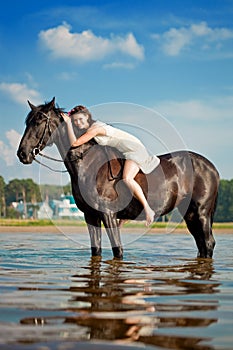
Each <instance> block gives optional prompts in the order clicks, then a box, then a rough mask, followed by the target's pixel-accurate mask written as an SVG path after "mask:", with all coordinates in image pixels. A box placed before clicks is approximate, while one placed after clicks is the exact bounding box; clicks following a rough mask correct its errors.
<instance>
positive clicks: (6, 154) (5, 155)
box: [0, 129, 21, 166]
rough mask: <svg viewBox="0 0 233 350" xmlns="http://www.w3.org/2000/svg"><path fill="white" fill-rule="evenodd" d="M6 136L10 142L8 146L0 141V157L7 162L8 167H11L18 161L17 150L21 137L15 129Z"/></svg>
mask: <svg viewBox="0 0 233 350" xmlns="http://www.w3.org/2000/svg"><path fill="white" fill-rule="evenodd" d="M5 135H6V138H7V140H8V144H5V143H4V142H3V141H1V140H0V157H1V158H2V159H3V160H4V161H5V163H6V165H7V166H11V165H13V164H14V163H15V161H16V150H17V148H18V144H19V142H20V138H21V136H20V134H19V133H18V132H17V131H15V130H14V129H11V130H9V131H7V132H6V134H5Z"/></svg>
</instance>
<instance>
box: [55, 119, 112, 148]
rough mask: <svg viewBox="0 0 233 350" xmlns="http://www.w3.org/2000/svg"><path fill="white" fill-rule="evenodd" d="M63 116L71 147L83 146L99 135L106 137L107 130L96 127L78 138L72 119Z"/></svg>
mask: <svg viewBox="0 0 233 350" xmlns="http://www.w3.org/2000/svg"><path fill="white" fill-rule="evenodd" d="M62 116H63V119H64V121H65V122H66V126H67V132H68V137H69V141H70V145H71V147H77V146H81V145H83V144H84V143H86V142H88V141H89V140H91V139H92V138H93V137H95V136H97V135H106V132H105V129H104V128H103V127H102V126H94V127H90V128H89V129H88V130H87V131H86V132H85V133H84V134H83V135H82V136H80V137H79V138H76V136H75V134H74V130H73V125H72V122H71V119H70V117H68V116H66V115H62Z"/></svg>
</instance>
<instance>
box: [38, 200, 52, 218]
mask: <svg viewBox="0 0 233 350" xmlns="http://www.w3.org/2000/svg"><path fill="white" fill-rule="evenodd" d="M52 217H53V209H52V208H51V207H50V206H49V204H48V202H47V201H45V202H43V203H39V209H38V211H37V218H38V219H51V218H52Z"/></svg>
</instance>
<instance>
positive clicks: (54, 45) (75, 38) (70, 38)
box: [39, 23, 144, 62]
mask: <svg viewBox="0 0 233 350" xmlns="http://www.w3.org/2000/svg"><path fill="white" fill-rule="evenodd" d="M70 29H71V27H70V26H69V25H68V24H66V23H64V24H62V25H60V26H58V27H55V28H51V29H48V30H43V31H41V32H40V33H39V39H40V42H41V43H42V45H43V46H45V47H46V48H47V49H48V50H49V51H50V52H51V54H52V56H53V57H55V58H71V59H74V60H76V61H81V62H84V61H95V60H100V59H103V58H104V57H106V56H108V55H111V54H114V53H121V54H125V55H127V56H131V57H134V58H136V59H138V60H142V59H143V58H144V48H143V46H142V45H139V44H138V43H137V40H136V39H135V37H134V35H133V34H132V33H129V34H127V35H126V36H125V37H121V36H114V35H111V36H110V38H104V37H101V36H96V35H95V34H94V33H93V32H92V31H91V30H86V31H83V32H81V33H71V31H70Z"/></svg>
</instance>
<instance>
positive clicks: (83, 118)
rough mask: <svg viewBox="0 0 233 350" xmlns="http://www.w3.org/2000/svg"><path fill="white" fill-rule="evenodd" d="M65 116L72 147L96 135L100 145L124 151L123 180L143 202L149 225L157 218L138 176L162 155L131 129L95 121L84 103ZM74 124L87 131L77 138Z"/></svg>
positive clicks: (155, 163) (147, 171)
mask: <svg viewBox="0 0 233 350" xmlns="http://www.w3.org/2000/svg"><path fill="white" fill-rule="evenodd" d="M62 117H63V119H64V121H65V122H66V125H67V130H68V136H69V141H70V144H71V146H72V147H77V146H81V145H82V144H84V143H86V142H88V141H89V140H91V139H92V138H94V139H95V141H96V142H97V143H98V144H99V145H103V146H111V147H115V148H116V149H118V150H119V151H120V152H121V153H122V154H123V156H124V158H125V165H124V170H123V178H122V180H123V181H124V182H125V183H126V184H127V186H128V187H129V189H130V190H131V192H132V194H133V195H134V196H135V197H136V198H137V199H138V200H139V202H140V203H141V204H142V205H143V208H144V210H145V214H146V225H147V226H149V225H150V224H151V223H152V222H153V221H154V215H155V213H154V211H153V210H152V208H151V207H150V206H149V204H148V202H147V200H146V197H145V196H144V193H143V191H142V189H141V187H140V185H139V184H138V183H137V182H136V181H135V179H134V178H135V176H136V175H137V173H138V172H139V171H140V170H141V171H142V172H143V173H145V174H149V173H150V172H152V171H153V170H154V169H155V168H156V167H157V166H158V165H159V162H160V160H159V158H158V157H156V156H155V155H149V153H148V152H147V150H146V148H145V146H144V145H143V144H142V142H141V141H140V140H139V139H138V138H136V137H135V136H133V135H131V134H129V133H128V132H126V131H123V130H121V129H118V128H115V127H113V126H111V125H108V124H105V123H103V122H101V121H94V120H93V119H92V115H91V113H90V111H89V110H88V109H87V108H86V107H84V106H76V107H74V108H73V109H71V111H70V112H68V114H65V113H62ZM73 125H74V126H76V127H77V128H78V129H79V130H82V131H83V130H85V133H83V134H82V135H81V136H80V137H79V138H77V137H76V136H75V133H74V129H73Z"/></svg>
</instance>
